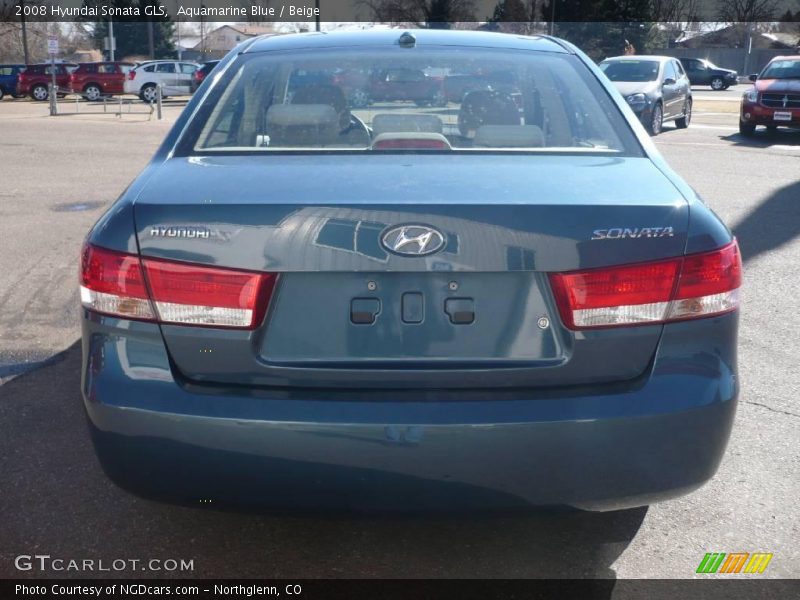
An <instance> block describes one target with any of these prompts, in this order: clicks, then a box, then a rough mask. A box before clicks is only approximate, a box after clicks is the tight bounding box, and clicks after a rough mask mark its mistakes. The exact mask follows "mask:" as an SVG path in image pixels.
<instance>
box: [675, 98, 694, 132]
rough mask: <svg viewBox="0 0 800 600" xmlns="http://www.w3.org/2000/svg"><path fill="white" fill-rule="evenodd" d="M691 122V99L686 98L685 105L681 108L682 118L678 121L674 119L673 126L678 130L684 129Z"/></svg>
mask: <svg viewBox="0 0 800 600" xmlns="http://www.w3.org/2000/svg"><path fill="white" fill-rule="evenodd" d="M691 120H692V99H691V98H687V99H686V104H685V105H684V107H683V116H682V117H681V118H680V119H675V125H676V126H677V127H678V129H686V128H687V127H688V126H689V123H690V122H691Z"/></svg>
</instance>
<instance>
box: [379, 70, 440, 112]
mask: <svg viewBox="0 0 800 600" xmlns="http://www.w3.org/2000/svg"><path fill="white" fill-rule="evenodd" d="M369 93H370V100H371V101H372V102H381V101H392V102H396V101H398V100H410V101H412V102H414V103H416V104H417V105H418V106H446V105H447V98H446V97H445V93H444V86H443V79H442V78H441V77H430V76H428V75H426V74H425V72H423V71H419V70H417V69H388V70H385V71H379V72H378V73H376V75H375V76H374V77H373V79H372V81H371V82H370V91H369Z"/></svg>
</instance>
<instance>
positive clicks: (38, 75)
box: [17, 63, 78, 101]
mask: <svg viewBox="0 0 800 600" xmlns="http://www.w3.org/2000/svg"><path fill="white" fill-rule="evenodd" d="M77 68H78V65H76V64H74V63H58V64H56V65H55V70H56V87H58V91H57V92H56V95H58V96H65V95H66V92H67V90H69V89H70V86H69V76H70V74H71V73H72V72H73V71H74V70H75V69H77ZM52 74H53V65H51V64H50V63H43V64H39V65H31V66H29V67H28V68H27V69H25V71H24V72H23V73H20V74H19V80H18V81H17V94H18V95H20V96H27V95H29V94H30V97H31V98H33V99H34V100H39V101H44V100H47V99H48V98H49V96H50V94H49V92H48V88H47V86H48V85H49V84H50V83H51V82H52V80H53V77H52Z"/></svg>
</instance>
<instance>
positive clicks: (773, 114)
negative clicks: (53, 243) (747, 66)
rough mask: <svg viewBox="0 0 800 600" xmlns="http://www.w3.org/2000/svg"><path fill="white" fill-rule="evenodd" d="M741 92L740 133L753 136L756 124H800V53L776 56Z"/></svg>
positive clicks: (781, 125) (786, 125)
mask: <svg viewBox="0 0 800 600" xmlns="http://www.w3.org/2000/svg"><path fill="white" fill-rule="evenodd" d="M750 81H753V82H754V84H753V89H751V90H748V91H746V92H745V93H744V95H743V96H742V104H741V111H740V114H739V133H741V134H742V135H746V136H750V135H753V134H754V133H755V130H756V126H757V125H766V127H767V129H769V130H775V129H777V128H778V127H800V56H776V57H775V58H773V59H772V60H771V61H770V62H769V64H768V65H767V66H766V67H764V70H763V71H761V73H760V74H758V75H750Z"/></svg>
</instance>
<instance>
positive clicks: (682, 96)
mask: <svg viewBox="0 0 800 600" xmlns="http://www.w3.org/2000/svg"><path fill="white" fill-rule="evenodd" d="M672 66H673V67H674V68H675V72H676V73H677V74H678V81H677V90H678V102H676V108H677V110H678V113H679V114H683V111H684V107H685V106H686V99H687V98H688V97H689V95H690V94H691V93H692V85H691V83H690V81H689V77H688V76H687V75H686V71H684V70H683V65H681V62H680V61H679V60H673V61H672Z"/></svg>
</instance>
